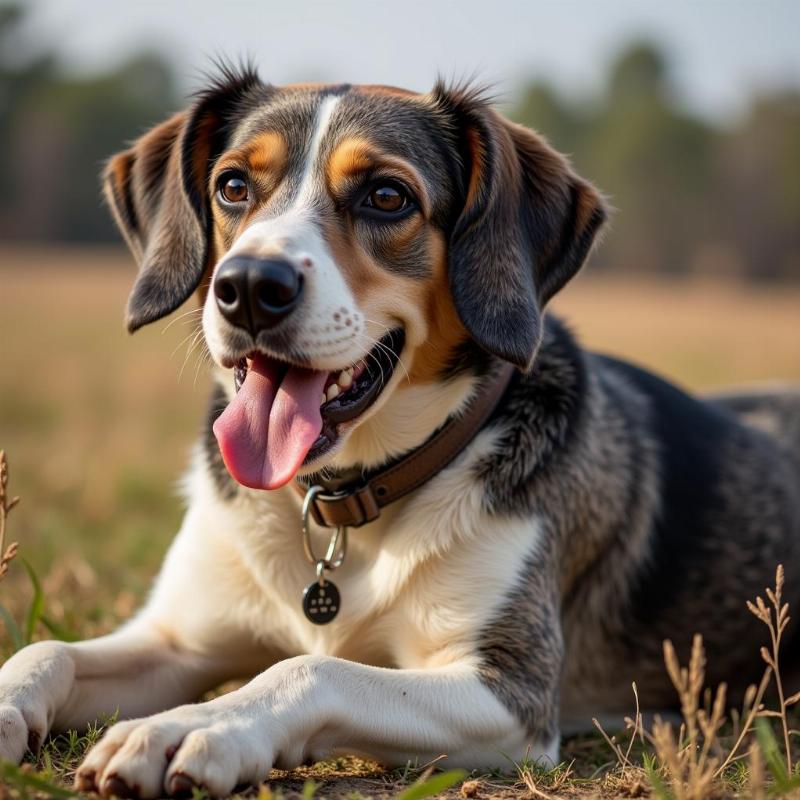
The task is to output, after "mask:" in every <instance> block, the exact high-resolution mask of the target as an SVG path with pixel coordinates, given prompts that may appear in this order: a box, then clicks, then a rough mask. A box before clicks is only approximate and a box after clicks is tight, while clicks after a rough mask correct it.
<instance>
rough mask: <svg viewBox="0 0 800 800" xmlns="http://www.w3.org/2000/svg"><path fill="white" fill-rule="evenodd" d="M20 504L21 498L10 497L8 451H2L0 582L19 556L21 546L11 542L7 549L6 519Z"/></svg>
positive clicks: (0, 471)
mask: <svg viewBox="0 0 800 800" xmlns="http://www.w3.org/2000/svg"><path fill="white" fill-rule="evenodd" d="M17 503H19V497H9V496H8V461H7V460H6V451H5V450H0V580H2V579H3V578H4V577H5V575H6V573H7V572H8V565H9V564H10V563H11V561H12V560H13V558H14V556H15V555H16V554H17V549H18V547H19V545H18V544H17V542H11V544H10V545H9V546H8V547H7V548H6V546H5V540H6V519H8V514H9V512H10V511H11V509H12V508H14V506H15V505H16V504H17Z"/></svg>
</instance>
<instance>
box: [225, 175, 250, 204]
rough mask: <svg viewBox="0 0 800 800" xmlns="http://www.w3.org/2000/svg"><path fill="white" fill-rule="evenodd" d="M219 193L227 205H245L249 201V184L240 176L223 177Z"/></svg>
mask: <svg viewBox="0 0 800 800" xmlns="http://www.w3.org/2000/svg"><path fill="white" fill-rule="evenodd" d="M219 193H220V195H222V199H223V200H225V202H226V203H243V202H244V201H245V200H247V183H246V182H245V181H244V179H243V178H242V177H241V176H240V175H223V176H222V178H221V179H220V182H219Z"/></svg>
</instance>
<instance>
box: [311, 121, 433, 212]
mask: <svg viewBox="0 0 800 800" xmlns="http://www.w3.org/2000/svg"><path fill="white" fill-rule="evenodd" d="M381 166H382V167H384V168H386V169H388V170H389V171H391V172H392V173H394V174H396V175H397V176H398V177H399V178H401V179H402V180H404V181H405V182H406V183H407V184H408V186H409V188H410V189H411V190H412V191H413V192H414V194H416V196H417V198H418V199H419V202H420V206H421V207H422V213H423V214H424V215H425V216H428V215H429V213H430V201H429V198H428V192H427V191H426V187H425V182H424V181H423V180H422V176H421V175H420V174H419V172H417V170H416V169H414V167H413V166H411V164H409V163H408V162H407V161H406V160H405V159H403V158H400V157H399V156H394V155H391V154H390V153H386V152H384V151H383V150H381V149H380V148H378V147H376V146H375V145H374V144H373V143H372V142H370V141H368V140H367V139H363V138H361V137H355V136H353V137H349V138H347V139H344V140H343V141H342V142H341V143H340V144H339V145H337V147H336V149H335V150H334V151H333V153H332V154H331V156H330V158H329V159H328V166H327V170H326V177H327V180H328V183H329V184H330V186H331V187H333V189H334V194H335V193H336V189H337V188H338V189H342V188H343V187H344V186H345V185H346V184H347V182H348V181H350V180H352V179H353V178H356V177H358V176H359V175H361V174H363V173H365V172H368V171H369V170H372V169H376V168H377V167H381Z"/></svg>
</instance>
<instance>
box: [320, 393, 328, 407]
mask: <svg viewBox="0 0 800 800" xmlns="http://www.w3.org/2000/svg"><path fill="white" fill-rule="evenodd" d="M327 402H328V398H327V397H325V392H323V393H322V399H321V400H320V401H319V404H320V405H321V406H324V405H325V403H327Z"/></svg>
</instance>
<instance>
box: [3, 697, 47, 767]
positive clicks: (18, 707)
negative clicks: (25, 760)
mask: <svg viewBox="0 0 800 800" xmlns="http://www.w3.org/2000/svg"><path fill="white" fill-rule="evenodd" d="M46 734H47V716H46V714H45V711H44V709H43V708H38V707H36V706H35V705H34V704H28V703H23V704H18V703H9V702H6V701H4V700H3V699H2V698H0V761H11V762H13V763H14V764H19V762H20V761H22V757H23V756H24V755H25V752H26V751H27V750H30V751H31V752H33V753H37V752H38V751H39V746H40V745H41V743H42V741H43V740H44V737H45V735H46Z"/></svg>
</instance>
